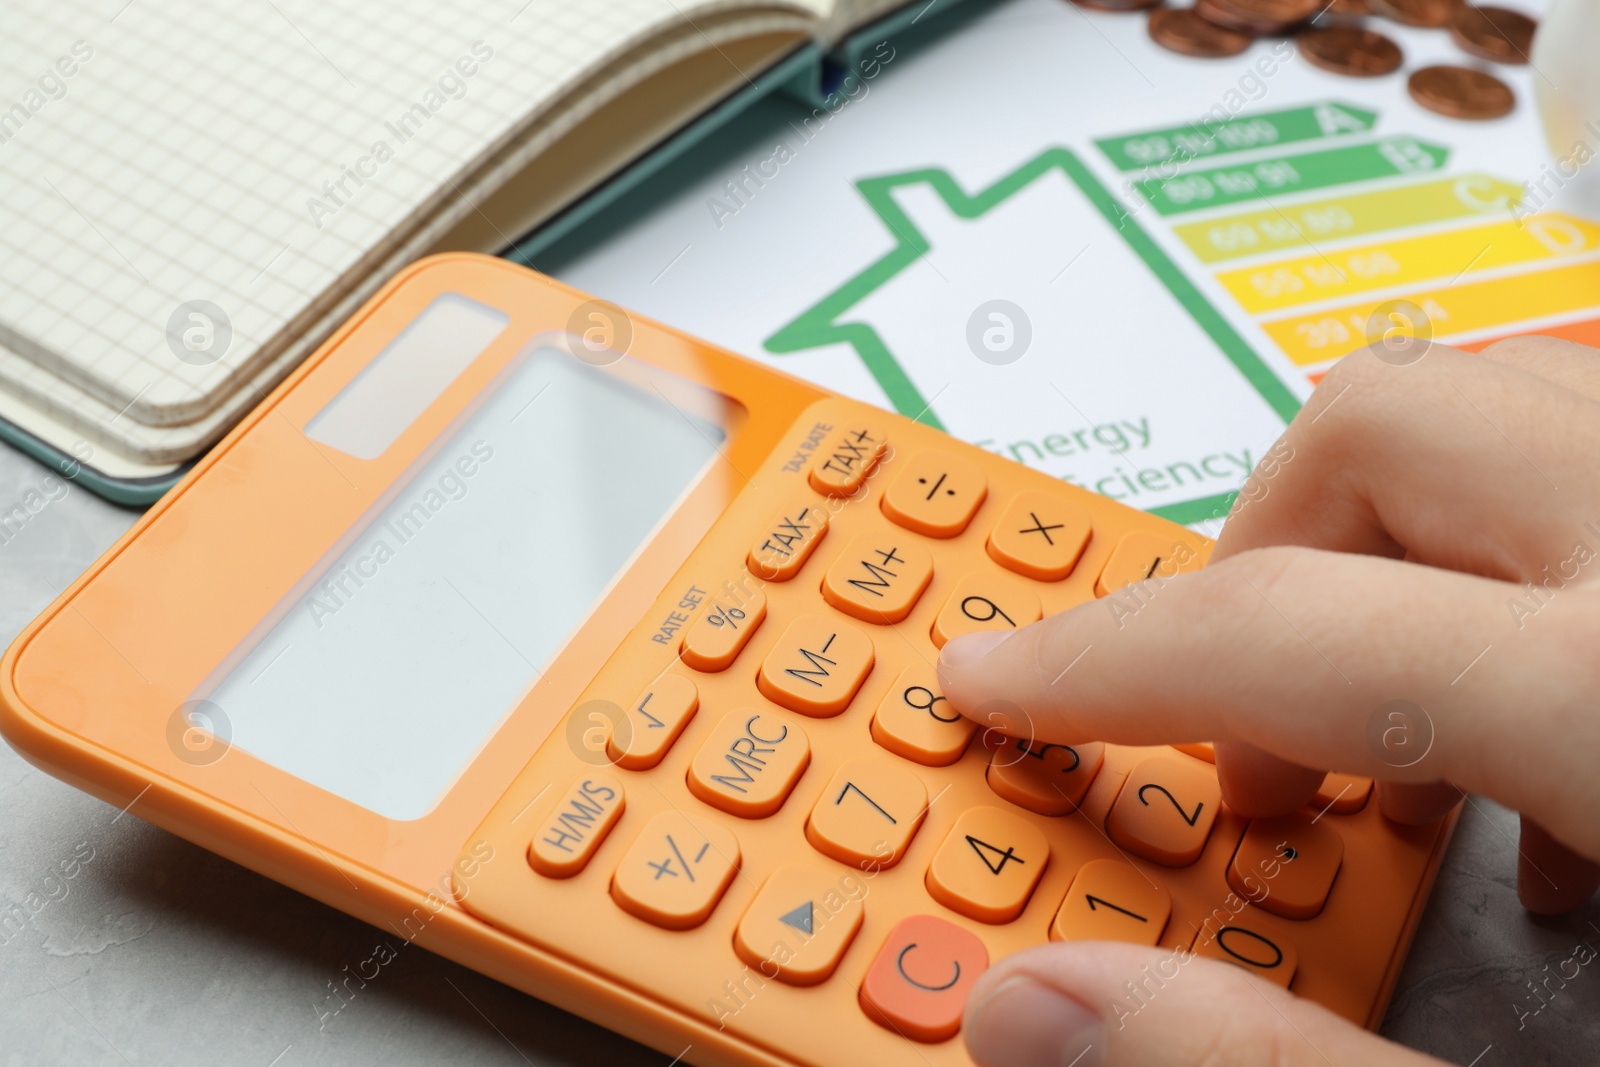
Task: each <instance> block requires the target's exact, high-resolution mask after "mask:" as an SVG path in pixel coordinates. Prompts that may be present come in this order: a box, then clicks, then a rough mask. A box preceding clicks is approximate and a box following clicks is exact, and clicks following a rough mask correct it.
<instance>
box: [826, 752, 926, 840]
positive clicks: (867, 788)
mask: <svg viewBox="0 0 1600 1067" xmlns="http://www.w3.org/2000/svg"><path fill="white" fill-rule="evenodd" d="M927 810H928V790H927V788H926V787H925V786H923V784H922V779H920V778H918V777H917V776H916V775H915V774H913V773H912V772H910V771H908V770H905V769H904V768H902V767H900V766H897V765H895V764H893V763H891V762H889V761H888V760H887V759H877V758H874V757H862V758H860V759H853V760H849V761H847V762H846V763H844V764H843V765H842V766H840V768H839V769H838V770H837V771H835V772H834V774H833V778H832V779H830V780H829V782H828V784H827V786H826V787H824V788H823V790H822V795H821V796H820V797H818V798H817V804H816V807H814V808H812V809H811V818H810V819H809V820H807V822H806V839H807V840H809V841H810V842H811V844H812V845H814V846H815V847H816V849H817V851H818V852H821V853H822V854H824V855H826V856H831V857H833V858H834V859H836V860H838V861H839V862H840V863H847V864H849V865H850V866H852V867H860V866H862V865H863V864H865V865H868V866H873V865H876V866H877V867H879V868H887V867H893V866H894V865H895V864H896V863H899V862H900V857H901V856H903V855H905V851H906V846H908V845H909V844H911V839H912V838H913V837H915V836H916V833H917V830H918V828H919V827H921V826H922V817H923V815H924V814H926V813H927Z"/></svg>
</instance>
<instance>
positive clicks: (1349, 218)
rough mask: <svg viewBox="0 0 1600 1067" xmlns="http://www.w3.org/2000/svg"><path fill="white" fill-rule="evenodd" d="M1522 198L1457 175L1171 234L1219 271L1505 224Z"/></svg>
mask: <svg viewBox="0 0 1600 1067" xmlns="http://www.w3.org/2000/svg"><path fill="white" fill-rule="evenodd" d="M1521 195H1522V190H1521V188H1519V187H1518V186H1516V185H1513V184H1512V183H1511V182H1507V181H1501V180H1500V179H1498V178H1491V177H1489V176H1488V175H1485V174H1463V175H1461V176H1460V177H1456V178H1438V179H1435V180H1433V181H1426V182H1419V183H1418V184H1416V185H1402V186H1400V187H1398V188H1394V189H1380V190H1378V191H1376V192H1371V193H1351V194H1348V195H1344V196H1334V197H1328V198H1327V199H1324V200H1312V201H1308V202H1304V203H1299V204H1285V205H1283V206H1282V208H1281V210H1279V209H1273V208H1268V209H1266V210H1264V211H1246V212H1242V213H1240V214H1238V215H1227V216H1225V217H1223V218H1220V219H1209V220H1207V221H1205V222H1186V223H1184V224H1183V225H1182V226H1174V227H1173V228H1172V229H1173V232H1174V233H1176V234H1177V235H1178V237H1179V239H1181V240H1182V241H1183V243H1184V244H1186V245H1188V246H1189V248H1190V250H1191V251H1193V252H1194V254H1195V255H1196V256H1198V257H1199V258H1200V261H1201V262H1202V263H1222V262H1224V261H1226V260H1230V259H1238V258H1240V257H1241V256H1254V255H1259V254H1261V253H1263V252H1279V251H1287V250H1290V249H1295V250H1299V249H1309V248H1310V247H1311V246H1312V245H1313V243H1315V242H1317V241H1333V240H1338V239H1340V238H1345V237H1364V236H1366V235H1368V234H1373V233H1384V232H1386V231H1388V230H1398V229H1405V228H1408V227H1411V226H1418V225H1421V224H1423V223H1428V222H1448V221H1450V220H1451V219H1463V218H1482V217H1485V216H1488V217H1496V216H1498V217H1501V218H1509V217H1510V215H1511V208H1512V207H1513V206H1514V205H1515V204H1516V202H1517V200H1518V199H1519V198H1520V197H1521Z"/></svg>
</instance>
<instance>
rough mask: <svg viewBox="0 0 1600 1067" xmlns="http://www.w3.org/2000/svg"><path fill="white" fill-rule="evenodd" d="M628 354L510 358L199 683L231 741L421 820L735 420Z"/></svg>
mask: <svg viewBox="0 0 1600 1067" xmlns="http://www.w3.org/2000/svg"><path fill="white" fill-rule="evenodd" d="M626 362H627V361H624V364H622V365H618V366H615V367H605V368H599V367H594V366H590V365H588V364H586V363H585V362H583V361H581V360H579V359H577V358H575V357H574V356H572V355H570V354H569V353H567V352H564V351H562V350H560V349H558V348H555V347H550V346H540V345H537V344H536V345H534V346H532V347H531V348H530V351H529V352H528V353H526V354H525V355H524V357H523V358H522V359H521V360H520V361H519V362H517V363H515V364H513V365H512V368H511V369H510V370H508V371H507V372H506V374H505V375H504V376H503V377H502V378H501V379H500V380H499V381H498V382H497V383H496V385H495V386H494V387H492V388H491V389H490V390H487V391H486V395H485V396H484V397H483V398H482V399H481V402H480V403H479V405H478V406H477V408H476V409H475V410H473V411H471V412H470V413H469V414H467V415H466V416H464V418H463V419H461V420H460V421H458V423H457V425H456V427H455V428H454V429H453V430H451V431H448V432H446V433H445V434H444V435H442V438H441V440H440V441H439V442H437V443H436V447H435V449H434V450H433V451H432V452H431V454H425V455H424V457H423V458H422V459H421V460H420V461H419V462H418V464H417V465H415V466H414V468H413V470H412V471H411V473H410V476H409V478H408V479H406V480H404V484H403V485H401V486H400V487H399V489H398V492H397V494H396V495H394V496H393V497H392V498H388V499H384V500H382V501H381V502H380V503H379V504H378V505H377V507H376V509H375V511H374V513H372V514H370V515H369V516H368V517H367V520H366V522H365V525H364V526H363V527H362V528H361V529H360V530H359V531H358V532H356V533H355V534H354V535H353V540H350V541H348V543H346V544H343V545H341V546H340V547H339V548H337V549H335V550H334V551H333V553H332V554H331V558H330V559H329V560H327V561H326V562H325V565H324V566H323V568H322V569H321V570H320V572H319V573H317V574H315V575H312V576H309V580H310V585H309V588H308V589H305V590H304V591H303V595H302V594H301V593H299V592H297V594H296V597H295V599H294V600H293V601H292V602H291V603H289V604H288V605H287V610H286V611H285V612H284V613H283V614H282V615H281V617H277V618H276V619H275V621H274V622H272V623H270V624H269V625H268V626H267V627H266V628H264V632H259V633H257V634H256V635H254V636H253V637H252V638H251V644H250V647H249V650H248V651H247V652H246V653H245V654H244V656H243V658H242V660H238V661H237V662H236V665H235V666H234V667H233V668H232V669H231V670H229V671H228V672H227V673H226V675H225V676H223V677H221V678H220V679H218V680H217V681H216V683H215V684H214V685H213V686H211V687H210V691H209V692H206V691H202V692H201V693H200V694H198V695H199V696H200V697H203V698H204V699H206V700H208V701H210V703H211V704H212V705H213V706H214V708H216V709H220V716H214V717H225V718H223V721H225V722H226V723H227V726H228V729H229V731H230V732H231V741H232V743H233V744H235V745H237V746H239V747H240V748H242V749H244V750H245V751H248V752H250V753H252V754H253V755H255V756H257V757H258V758H260V759H263V760H266V761H267V762H269V763H272V764H275V765H277V766H278V767H279V768H281V769H283V770H285V771H287V772H289V773H290V774H293V775H295V776H297V777H299V778H301V779H303V780H305V781H307V782H310V783H311V784H313V785H316V786H319V787H321V788H323V789H326V790H328V791H330V792H332V793H335V794H337V795H339V796H341V797H343V798H345V799H347V800H349V801H351V802H353V803H356V804H359V805H361V806H362V807H365V808H368V809H370V810H372V811H375V812H377V813H378V814H380V815H383V816H386V817H388V818H391V819H414V818H418V817H421V816H422V815H425V814H426V813H427V812H428V811H429V810H430V809H431V808H432V807H433V806H434V805H435V803H436V802H437V801H438V800H439V799H440V798H441V797H442V796H443V794H444V793H445V792H446V791H447V790H448V788H449V786H450V784H451V783H452V781H453V780H454V779H455V777H456V776H457V775H458V774H459V773H460V772H461V771H462V770H463V769H464V768H465V767H466V765H467V764H468V763H469V762H470V761H471V759H472V757H473V756H474V755H475V753H476V752H477V751H478V749H479V748H480V747H481V746H482V745H483V744H484V743H485V742H486V741H487V740H488V738H489V737H490V735H491V734H492V733H493V732H494V730H495V728H496V727H497V726H498V725H499V724H500V723H501V722H502V721H503V720H504V719H505V717H506V716H507V714H508V713H509V712H510V711H511V710H512V709H513V708H514V707H515V706H516V704H517V703H518V701H519V700H520V698H521V696H522V695H523V694H524V692H526V690H527V689H528V688H529V687H530V686H531V685H532V684H534V683H535V682H536V680H537V679H538V677H539V675H540V674H541V672H543V671H544V670H545V668H546V665H547V664H548V663H549V662H550V661H551V659H552V658H553V657H554V656H555V654H556V653H557V652H558V651H559V650H560V648H561V647H562V645H563V644H564V643H565V641H566V640H567V638H568V637H569V636H570V635H571V634H572V632H573V631H574V629H575V628H576V627H577V625H578V624H579V623H580V622H581V621H582V620H583V619H584V617H585V616H586V614H587V613H588V612H589V610H590V609H591V608H592V607H593V606H594V604H595V603H596V602H597V601H598V600H599V599H600V597H601V595H602V594H603V593H604V592H605V591H606V589H607V588H608V586H609V585H610V583H611V582H612V581H613V579H614V578H615V577H616V576H617V575H618V574H619V572H621V571H622V570H623V569H624V568H625V567H626V565H627V564H628V562H629V560H630V559H631V558H632V557H633V556H634V554H635V553H636V552H637V551H638V550H639V548H640V547H641V546H642V545H643V544H645V543H646V542H647V541H648V540H649V539H650V537H651V536H652V533H653V532H654V531H655V529H656V528H657V527H658V526H659V525H660V524H661V523H662V522H663V521H664V520H665V519H666V518H667V516H669V515H670V514H671V513H672V512H673V510H674V508H675V505H676V504H677V502H678V501H680V500H681V499H682V498H683V497H684V495H685V494H686V492H687V491H688V490H689V489H690V487H691V486H692V485H693V484H694V483H695V482H696V481H697V480H698V479H699V477H700V475H701V474H702V473H703V472H705V471H706V470H707V469H708V467H709V466H710V464H711V462H712V460H713V459H714V458H715V457H716V456H717V453H718V450H719V448H720V447H721V445H722V442H723V440H724V438H725V436H726V430H725V429H724V427H725V426H728V425H731V423H730V422H729V420H728V419H727V418H725V417H719V411H720V410H721V409H720V408H719V406H718V405H719V404H724V403H726V402H725V401H722V400H721V398H720V397H715V396H714V395H713V394H710V393H707V392H705V391H703V390H700V389H699V387H697V386H687V389H688V392H687V393H686V392H685V388H686V383H683V382H681V381H680V380H678V379H673V381H674V382H675V383H677V392H673V391H672V390H663V389H662V388H660V387H659V386H658V385H656V384H653V383H652V381H651V380H650V379H649V378H648V377H644V378H641V377H640V376H639V374H640V372H636V371H630V370H629V369H628V367H627V366H626V365H625V364H626ZM630 374H631V375H632V376H631V377H630Z"/></svg>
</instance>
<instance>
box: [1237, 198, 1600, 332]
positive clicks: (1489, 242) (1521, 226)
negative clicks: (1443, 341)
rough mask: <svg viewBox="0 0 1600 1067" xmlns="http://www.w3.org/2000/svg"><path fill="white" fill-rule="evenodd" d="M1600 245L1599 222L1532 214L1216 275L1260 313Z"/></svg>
mask: <svg viewBox="0 0 1600 1067" xmlns="http://www.w3.org/2000/svg"><path fill="white" fill-rule="evenodd" d="M1597 248H1600V226H1596V225H1594V224H1593V223H1589V222H1584V221H1582V220H1580V219H1575V218H1572V217H1570V216H1567V215H1557V214H1546V215H1533V216H1530V217H1528V218H1526V219H1523V220H1522V221H1520V222H1516V221H1512V220H1509V219H1508V220H1506V221H1505V222H1491V223H1488V224H1486V225H1482V226H1468V227H1465V228H1463V229H1459V230H1447V231H1445V232H1443V233H1430V234H1425V235H1423V236H1420V237H1399V238H1390V239H1388V240H1385V241H1378V242H1375V243H1373V244H1369V245H1361V246H1358V247H1355V248H1342V249H1333V250H1330V251H1328V252H1327V253H1325V254H1322V253H1312V254H1311V255H1307V256H1298V257H1295V258H1293V259H1282V260H1278V261H1276V262H1273V263H1264V264H1261V265H1259V266H1254V267H1242V268H1240V269H1237V270H1230V271H1222V272H1221V273H1219V274H1218V275H1217V280H1218V281H1219V282H1221V283H1222V285H1223V287H1224V288H1226V289H1227V290H1228V291H1229V292H1230V293H1232V294H1233V295H1234V297H1235V298H1236V299H1237V300H1238V301H1239V304H1240V305H1241V306H1242V307H1243V308H1244V309H1245V310H1246V311H1249V312H1252V313H1255V314H1260V313H1262V312H1266V311H1281V310H1283V309H1284V308H1291V307H1298V306H1299V305H1301V304H1310V303H1315V302H1317V301H1321V300H1337V299H1338V298H1339V297H1343V296H1354V295H1355V294H1357V293H1365V292H1370V291H1372V290H1373V289H1387V288H1390V287H1392V286H1396V285H1414V284H1416V283H1417V282H1424V281H1427V280H1429V279H1432V278H1456V277H1460V276H1461V275H1463V274H1466V273H1468V272H1469V271H1481V270H1489V269H1490V268H1493V267H1513V266H1518V265H1520V264H1523V263H1531V262H1533V261H1535V260H1540V259H1553V258H1560V257H1566V256H1578V255H1583V254H1584V253H1586V252H1592V251H1594V250H1595V249H1597Z"/></svg>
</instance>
